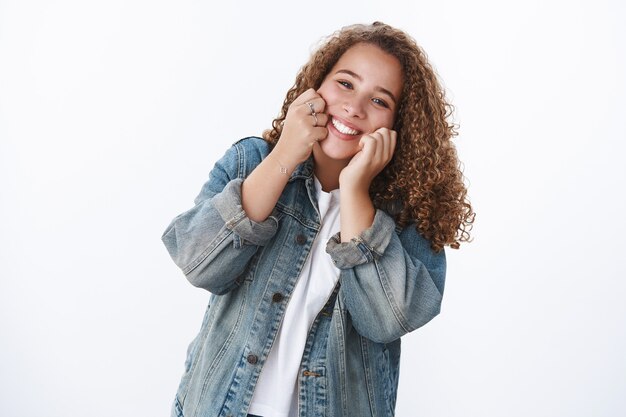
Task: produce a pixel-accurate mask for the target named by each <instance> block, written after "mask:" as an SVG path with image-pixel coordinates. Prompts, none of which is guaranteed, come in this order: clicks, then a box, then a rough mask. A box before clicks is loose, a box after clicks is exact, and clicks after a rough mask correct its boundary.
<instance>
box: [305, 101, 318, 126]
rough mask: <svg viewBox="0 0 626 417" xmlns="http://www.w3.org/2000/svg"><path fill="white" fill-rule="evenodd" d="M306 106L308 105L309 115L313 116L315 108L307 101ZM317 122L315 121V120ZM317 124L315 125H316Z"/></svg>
mask: <svg viewBox="0 0 626 417" xmlns="http://www.w3.org/2000/svg"><path fill="white" fill-rule="evenodd" d="M306 104H308V105H309V108H310V109H311V115H312V116H315V107H313V103H311V102H310V101H307V102H306ZM316 120H317V119H316ZM316 124H317V123H316Z"/></svg>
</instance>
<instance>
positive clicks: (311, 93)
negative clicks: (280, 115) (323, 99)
mask: <svg viewBox="0 0 626 417" xmlns="http://www.w3.org/2000/svg"><path fill="white" fill-rule="evenodd" d="M316 96H319V94H317V92H316V91H315V90H314V89H313V88H309V89H308V90H306V91H305V92H303V93H302V94H300V95H299V96H298V97H296V99H295V100H294V101H293V103H292V104H295V105H296V106H298V105H300V104H304V103H306V102H307V101H309V100H312V99H314V98H315V97H316Z"/></svg>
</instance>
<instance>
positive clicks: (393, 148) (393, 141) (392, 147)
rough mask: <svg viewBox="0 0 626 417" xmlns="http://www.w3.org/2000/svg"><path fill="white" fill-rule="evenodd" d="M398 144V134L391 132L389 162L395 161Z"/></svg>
mask: <svg viewBox="0 0 626 417" xmlns="http://www.w3.org/2000/svg"><path fill="white" fill-rule="evenodd" d="M397 143H398V132H396V131H395V130H392V131H391V141H390V142H389V161H391V159H393V155H394V153H395V152H396V144H397Z"/></svg>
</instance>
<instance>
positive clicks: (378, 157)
mask: <svg viewBox="0 0 626 417" xmlns="http://www.w3.org/2000/svg"><path fill="white" fill-rule="evenodd" d="M396 137H397V133H396V132H395V131H394V130H391V129H388V128H386V127H381V128H380V129H377V130H376V131H375V132H372V133H370V134H367V135H363V136H362V137H361V140H360V141H359V147H360V148H361V150H360V151H358V152H357V153H356V154H355V155H354V156H353V157H352V159H351V160H350V163H348V165H347V166H346V167H345V168H344V169H343V170H341V173H340V174H339V186H340V188H342V189H345V188H352V189H360V190H362V191H367V190H369V187H370V184H371V183H372V180H373V179H374V177H376V175H378V174H379V173H380V172H381V171H382V170H383V168H385V166H387V164H388V163H389V161H391V158H392V157H393V152H394V150H395V148H396Z"/></svg>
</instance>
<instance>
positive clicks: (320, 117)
mask: <svg viewBox="0 0 626 417" xmlns="http://www.w3.org/2000/svg"><path fill="white" fill-rule="evenodd" d="M310 117H311V119H312V120H313V123H315V117H317V124H315V126H326V124H327V123H328V115H327V114H326V113H316V114H315V117H313V115H310Z"/></svg>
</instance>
